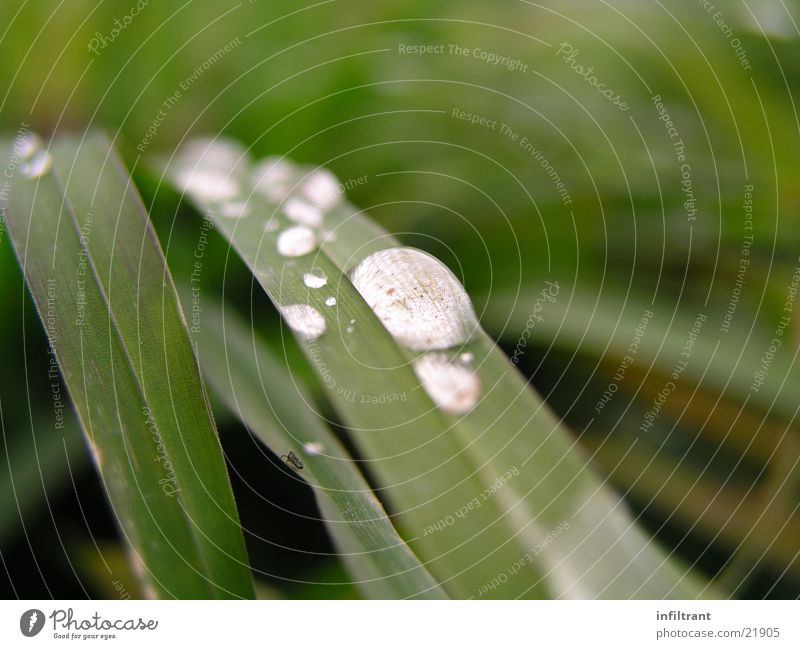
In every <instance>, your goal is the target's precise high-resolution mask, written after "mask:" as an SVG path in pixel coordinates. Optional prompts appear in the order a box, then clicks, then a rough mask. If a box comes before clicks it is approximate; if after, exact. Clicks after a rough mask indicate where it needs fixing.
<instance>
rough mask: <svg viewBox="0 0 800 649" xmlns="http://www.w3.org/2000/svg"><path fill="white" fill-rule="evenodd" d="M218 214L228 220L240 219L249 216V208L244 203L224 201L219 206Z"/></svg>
mask: <svg viewBox="0 0 800 649" xmlns="http://www.w3.org/2000/svg"><path fill="white" fill-rule="evenodd" d="M219 213H220V214H221V215H222V216H226V217H228V218H229V219H240V218H242V217H243V216H247V215H248V214H250V208H249V207H248V206H247V203H246V202H244V201H225V202H224V203H222V204H221V205H220V206H219Z"/></svg>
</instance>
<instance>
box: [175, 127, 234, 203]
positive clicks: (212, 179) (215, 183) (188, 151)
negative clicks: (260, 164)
mask: <svg viewBox="0 0 800 649" xmlns="http://www.w3.org/2000/svg"><path fill="white" fill-rule="evenodd" d="M245 164H247V153H246V151H245V150H244V148H243V147H242V146H241V145H240V144H239V143H238V142H236V141H234V140H229V139H226V138H213V139H212V138H194V139H192V140H190V141H189V142H187V143H186V144H185V145H184V146H183V147H181V150H180V152H179V153H178V156H177V159H176V167H175V169H176V172H175V173H174V177H175V180H176V182H177V184H178V185H179V186H180V187H181V188H182V189H183V191H185V192H186V193H188V194H190V195H191V196H192V197H193V198H194V199H196V200H198V201H229V200H231V199H233V198H235V197H236V196H237V195H239V194H240V187H239V183H238V181H237V180H236V171H235V170H236V168H237V167H239V166H240V165H245Z"/></svg>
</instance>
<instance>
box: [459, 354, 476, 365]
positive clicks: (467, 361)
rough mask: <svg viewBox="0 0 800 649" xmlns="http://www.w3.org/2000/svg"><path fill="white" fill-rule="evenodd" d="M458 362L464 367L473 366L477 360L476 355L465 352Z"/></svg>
mask: <svg viewBox="0 0 800 649" xmlns="http://www.w3.org/2000/svg"><path fill="white" fill-rule="evenodd" d="M458 360H460V361H461V363H462V364H464V365H471V364H472V361H474V360H475V354H473V353H472V352H464V353H463V354H461V356H459V357H458Z"/></svg>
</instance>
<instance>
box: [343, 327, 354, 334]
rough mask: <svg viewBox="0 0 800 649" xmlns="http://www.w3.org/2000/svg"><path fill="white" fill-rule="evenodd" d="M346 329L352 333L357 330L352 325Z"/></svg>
mask: <svg viewBox="0 0 800 649" xmlns="http://www.w3.org/2000/svg"><path fill="white" fill-rule="evenodd" d="M345 331H346V332H347V333H349V334H351V333H353V331H355V328H354V327H352V326H350V327H347V329H345Z"/></svg>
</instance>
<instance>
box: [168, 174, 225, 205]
mask: <svg viewBox="0 0 800 649" xmlns="http://www.w3.org/2000/svg"><path fill="white" fill-rule="evenodd" d="M177 181H178V184H179V185H180V187H181V188H182V189H183V191H184V192H186V193H187V194H190V195H191V196H192V197H193V198H195V199H197V200H201V201H228V200H231V199H233V198H235V197H236V196H238V195H239V183H237V182H236V180H235V179H233V178H231V176H229V175H228V174H227V172H225V171H221V170H217V169H202V168H193V169H185V170H183V171H181V172H180V173H179V174H178V176H177Z"/></svg>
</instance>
